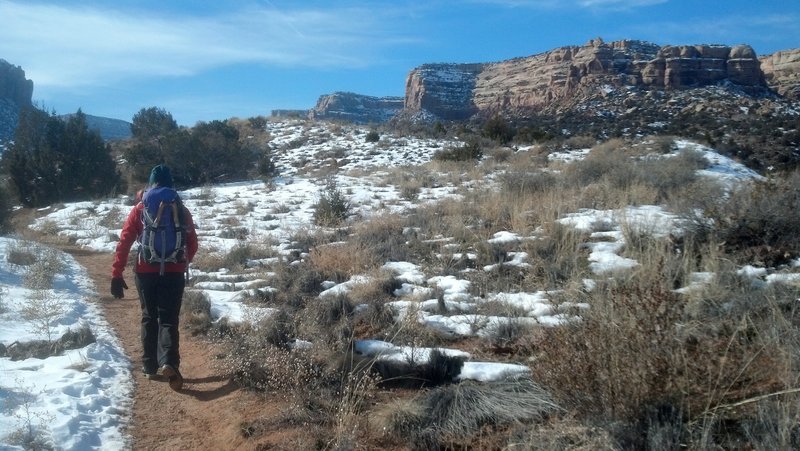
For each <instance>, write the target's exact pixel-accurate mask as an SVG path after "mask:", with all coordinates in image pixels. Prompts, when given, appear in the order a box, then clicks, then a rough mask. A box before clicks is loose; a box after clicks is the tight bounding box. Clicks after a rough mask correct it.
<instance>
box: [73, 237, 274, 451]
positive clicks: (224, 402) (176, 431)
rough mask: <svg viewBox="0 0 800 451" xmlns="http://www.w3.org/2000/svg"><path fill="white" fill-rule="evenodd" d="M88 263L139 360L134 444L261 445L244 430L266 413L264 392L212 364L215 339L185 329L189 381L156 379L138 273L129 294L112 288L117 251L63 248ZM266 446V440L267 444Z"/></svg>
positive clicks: (129, 277) (184, 368) (102, 299)
mask: <svg viewBox="0 0 800 451" xmlns="http://www.w3.org/2000/svg"><path fill="white" fill-rule="evenodd" d="M63 250H65V251H67V252H69V253H70V254H72V255H73V256H74V257H75V259H76V260H77V261H78V262H79V263H80V264H81V265H82V266H84V267H85V268H86V269H87V271H88V273H89V276H90V277H91V278H92V280H93V281H94V283H95V286H96V287H97V291H98V295H99V303H100V306H101V307H102V309H103V310H104V312H105V315H106V319H107V320H108V322H109V324H111V326H112V327H113V328H114V330H115V331H116V333H117V336H118V337H119V338H120V341H121V342H122V346H123V348H124V349H125V353H126V354H127V355H128V356H129V357H130V359H131V362H132V365H133V368H132V369H133V379H134V387H135V389H134V390H135V392H134V403H133V415H132V422H131V426H130V430H129V431H128V432H129V434H130V435H131V436H132V437H133V449H135V450H151V449H152V450H155V449H159V450H162V449H180V450H231V449H253V448H255V447H256V446H258V445H257V444H256V443H253V442H252V441H248V439H246V438H244V437H243V436H242V434H241V432H240V431H241V423H242V421H243V420H245V419H251V420H252V419H253V418H254V417H256V418H257V417H260V416H262V415H263V413H264V409H265V407H267V406H266V405H265V404H264V400H263V398H260V397H258V396H256V395H254V394H252V393H248V392H245V391H243V390H241V389H239V388H238V387H237V385H236V384H235V383H234V382H233V381H232V380H230V379H229V378H227V377H226V376H225V375H224V374H222V372H221V371H220V370H219V369H216V368H215V365H212V362H213V360H214V356H215V354H217V353H218V352H220V350H219V349H217V348H216V346H214V345H213V344H210V343H208V342H206V341H203V340H202V339H198V338H194V337H191V336H189V334H187V333H182V334H181V373H183V376H184V387H183V390H181V391H180V392H174V391H172V390H170V388H169V385H167V383H166V382H165V381H151V380H148V379H146V378H144V377H143V376H142V374H141V372H140V370H139V369H140V367H141V343H140V339H139V325H140V318H141V316H140V308H139V301H138V297H137V296H136V290H135V289H134V288H133V274H132V273H131V272H130V270H126V272H125V276H126V277H125V279H126V281H127V282H128V285H129V286H130V287H131V289H129V290H125V297H124V298H123V299H114V298H113V297H111V295H110V294H109V293H108V291H109V285H110V271H111V262H112V259H113V256H112V254H109V253H97V252H91V251H86V250H82V249H75V248H63ZM262 446H263V444H262Z"/></svg>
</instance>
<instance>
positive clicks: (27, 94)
mask: <svg viewBox="0 0 800 451" xmlns="http://www.w3.org/2000/svg"><path fill="white" fill-rule="evenodd" d="M32 95H33V81H31V80H28V79H26V78H25V71H23V70H22V68H21V67H19V66H14V65H12V64H10V63H9V62H7V61H6V60H4V59H0V142H2V141H5V140H8V139H11V138H12V137H13V135H14V129H16V127H17V120H18V118H19V110H20V109H21V108H23V107H26V106H30V105H31V96H32Z"/></svg>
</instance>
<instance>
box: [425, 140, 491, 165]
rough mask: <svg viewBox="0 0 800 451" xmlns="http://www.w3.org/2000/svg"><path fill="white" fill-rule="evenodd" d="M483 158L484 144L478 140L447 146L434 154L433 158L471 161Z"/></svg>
mask: <svg viewBox="0 0 800 451" xmlns="http://www.w3.org/2000/svg"><path fill="white" fill-rule="evenodd" d="M481 158H483V146H481V144H480V142H478V141H477V140H472V141H470V142H468V143H465V144H464V145H462V146H459V147H447V148H445V149H443V150H440V151H437V152H436V153H435V154H433V159H434V160H438V161H471V160H480V159H481Z"/></svg>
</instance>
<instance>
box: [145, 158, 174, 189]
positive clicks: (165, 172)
mask: <svg viewBox="0 0 800 451" xmlns="http://www.w3.org/2000/svg"><path fill="white" fill-rule="evenodd" d="M150 185H158V186H167V187H170V188H172V174H170V172H169V168H168V167H167V166H166V165H163V164H159V165H158V166H156V167H154V168H153V170H152V171H150Z"/></svg>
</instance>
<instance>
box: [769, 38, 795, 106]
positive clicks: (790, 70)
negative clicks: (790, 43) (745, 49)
mask: <svg viewBox="0 0 800 451" xmlns="http://www.w3.org/2000/svg"><path fill="white" fill-rule="evenodd" d="M760 60H761V71H762V72H763V73H764V78H765V79H766V81H767V84H768V85H769V87H770V88H772V89H773V90H774V91H775V92H777V93H778V94H780V95H782V96H784V97H788V98H790V99H794V100H800V49H791V50H783V51H780V52H776V53H773V54H772V55H767V56H764V57H761V58H760Z"/></svg>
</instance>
